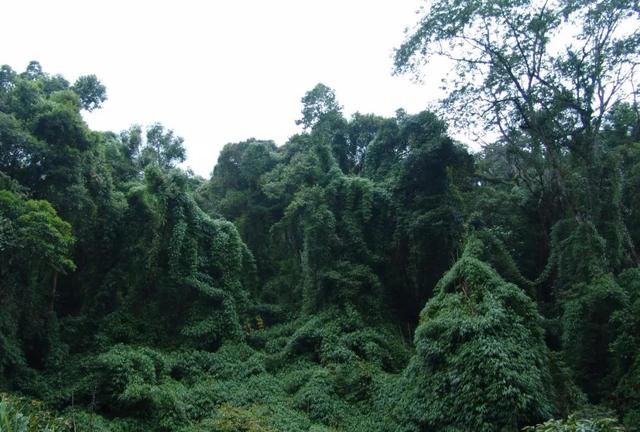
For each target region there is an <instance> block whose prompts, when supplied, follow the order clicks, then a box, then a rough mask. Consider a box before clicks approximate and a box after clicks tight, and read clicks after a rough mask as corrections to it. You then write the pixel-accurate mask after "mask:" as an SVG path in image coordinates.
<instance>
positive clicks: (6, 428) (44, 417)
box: [0, 393, 74, 432]
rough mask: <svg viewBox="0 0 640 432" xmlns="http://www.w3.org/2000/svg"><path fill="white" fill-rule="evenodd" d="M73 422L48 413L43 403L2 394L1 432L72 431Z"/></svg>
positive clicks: (0, 401) (0, 408)
mask: <svg viewBox="0 0 640 432" xmlns="http://www.w3.org/2000/svg"><path fill="white" fill-rule="evenodd" d="M72 430H74V429H72V421H71V420H70V419H68V418H64V417H56V416H55V415H54V414H52V413H51V412H49V411H46V410H45V409H44V407H43V405H42V402H39V401H35V400H28V399H26V398H20V397H17V396H14V395H10V394H6V393H2V394H0V432H64V431H72Z"/></svg>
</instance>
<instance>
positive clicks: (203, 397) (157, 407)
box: [0, 0, 640, 432]
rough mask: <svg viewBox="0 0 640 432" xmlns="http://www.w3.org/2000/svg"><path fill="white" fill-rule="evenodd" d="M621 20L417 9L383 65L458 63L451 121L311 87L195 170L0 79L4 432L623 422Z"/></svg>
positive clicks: (74, 100)
mask: <svg viewBox="0 0 640 432" xmlns="http://www.w3.org/2000/svg"><path fill="white" fill-rule="evenodd" d="M639 10H640V8H639V7H638V5H637V4H636V3H635V2H633V1H626V0H625V1H612V0H605V1H591V0H584V1H582V0H581V1H564V0H560V1H557V2H544V3H541V2H535V1H527V0H522V1H514V0H508V1H477V2H459V1H449V0H434V1H433V2H432V3H431V6H430V8H428V9H427V10H426V11H425V12H424V16H423V19H422V20H421V22H420V23H419V24H418V25H417V26H416V27H415V29H414V31H413V32H412V33H410V34H409V35H408V38H407V40H406V42H405V43H404V44H403V45H402V46H401V47H400V48H399V49H398V50H397V51H396V58H395V61H396V68H397V72H398V73H405V72H415V73H418V74H420V73H422V71H423V70H424V69H423V68H422V65H423V64H424V63H425V62H427V61H429V60H430V59H432V58H433V56H438V55H445V56H448V57H450V58H451V60H452V61H454V63H455V64H456V65H457V71H458V72H459V75H458V78H456V79H455V80H454V81H453V82H451V83H450V85H451V92H450V95H449V97H448V98H447V99H446V100H445V101H444V104H443V105H442V107H443V109H442V112H439V113H434V112H430V111H423V112H420V113H417V114H408V113H406V112H405V111H403V110H398V111H397V113H396V115H395V117H392V118H385V117H380V116H377V115H373V114H361V113H356V114H354V115H353V116H351V117H350V118H346V117H345V116H344V115H343V113H342V108H341V107H340V104H339V103H338V101H337V98H336V94H335V93H334V91H333V90H332V89H330V88H329V87H327V86H325V85H322V84H319V85H318V86H316V87H315V88H314V89H312V90H310V91H309V92H308V93H307V94H306V95H305V96H304V97H303V99H302V103H303V110H302V118H301V119H300V120H298V122H297V123H298V124H299V125H301V126H302V128H303V131H302V132H301V133H299V134H297V135H294V136H292V137H291V138H290V139H289V140H288V141H287V142H286V143H285V144H283V145H281V146H276V144H275V143H274V142H272V141H268V140H257V139H248V140H246V141H243V142H239V143H230V144H227V145H226V146H225V147H224V149H223V150H222V152H221V153H220V156H219V158H218V161H217V163H216V164H215V168H214V170H213V173H212V175H211V178H209V179H204V178H201V177H198V176H195V175H193V174H192V173H190V172H188V171H185V170H183V169H181V168H180V167H179V164H180V163H181V162H183V161H184V160H185V157H186V153H185V148H184V146H183V142H182V139H181V138H180V137H178V136H176V135H175V134H174V132H173V131H172V130H168V129H166V128H165V127H164V126H162V125H160V124H154V125H151V126H149V127H148V128H147V130H146V131H145V130H143V129H142V128H141V127H139V126H132V127H131V128H130V129H129V130H126V131H123V132H121V133H113V132H96V131H92V130H90V129H89V128H88V127H87V125H86V124H85V123H84V121H83V119H82V112H83V110H84V111H91V110H94V109H99V108H100V105H101V104H102V102H104V100H105V99H106V89H105V88H104V87H103V86H102V85H101V84H100V82H99V81H98V79H97V78H96V77H95V76H86V77H81V78H79V79H78V81H77V82H76V83H74V84H71V83H69V82H68V81H67V80H66V79H65V78H64V77H62V76H60V75H51V74H48V73H46V72H44V71H43V70H42V68H41V66H40V65H39V64H38V63H37V62H32V63H31V64H30V65H29V66H28V67H27V69H26V71H24V72H22V73H18V72H15V71H14V70H13V69H12V68H11V67H9V66H6V65H5V66H2V67H1V68H0V391H2V392H5V393H3V394H2V399H1V400H0V432H15V431H20V432H23V431H32V430H33V431H36V430H44V431H67V430H68V431H84V430H86V431H96V432H98V431H133V432H135V431H158V432H163V431H167V432H168V431H172V432H173V431H178V432H196V431H203V432H204V431H246V432H267V431H291V432H298V431H309V432H322V431H326V432H329V431H339V430H340V431H355V432H357V431H362V432H364V431H378V430H379V431H402V432H420V431H450V432H456V431H460V432H462V431H469V430H475V431H514V432H515V431H520V430H528V431H594V432H595V431H603V432H604V431H618V430H625V431H637V430H640V427H639V425H640V387H639V386H640V268H639V264H640V258H639V256H638V252H637V250H636V245H637V244H638V243H639V242H640V202H639V201H638V199H639V198H638V197H640V189H639V187H640V112H639V108H638V105H637V103H636V97H637V96H638V91H637V89H636V88H635V87H634V85H633V84H634V80H635V79H637V74H636V67H637V65H638V60H639V54H640V52H639V51H640V37H639V35H638V28H640V26H637V25H635V26H634V24H637V21H638V19H640V16H639V14H638V11H639ZM566 26H570V27H571V28H572V29H573V30H575V31H576V32H577V36H576V37H575V38H573V39H572V40H571V41H570V42H568V43H567V46H566V47H564V48H563V49H562V50H557V49H555V48H553V49H552V48H551V46H550V39H551V38H552V37H554V36H556V35H558V34H560V33H562V32H563V31H565V30H566ZM629 29H631V30H629ZM485 30H486V31H485ZM454 108H455V109H454ZM447 124H453V125H456V126H457V127H461V126H463V127H469V128H472V127H474V125H476V126H477V125H478V124H482V125H483V126H484V127H485V128H487V129H490V130H492V131H494V132H495V136H497V139H496V140H495V142H492V143H489V144H487V145H485V146H484V147H483V148H482V150H481V151H479V152H477V153H471V152H470V151H469V150H468V149H467V148H466V147H465V146H464V145H462V144H461V143H459V142H457V141H456V140H455V139H453V138H452V137H451V136H450V135H449V133H448V127H447ZM212 162H213V161H212Z"/></svg>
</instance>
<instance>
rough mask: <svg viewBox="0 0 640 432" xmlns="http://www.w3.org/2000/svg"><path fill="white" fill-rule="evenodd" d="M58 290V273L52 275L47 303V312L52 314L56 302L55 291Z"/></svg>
mask: <svg viewBox="0 0 640 432" xmlns="http://www.w3.org/2000/svg"><path fill="white" fill-rule="evenodd" d="M57 288H58V272H54V273H53V283H52V284H51V302H50V303H49V311H50V312H53V306H54V305H55V302H56V289H57Z"/></svg>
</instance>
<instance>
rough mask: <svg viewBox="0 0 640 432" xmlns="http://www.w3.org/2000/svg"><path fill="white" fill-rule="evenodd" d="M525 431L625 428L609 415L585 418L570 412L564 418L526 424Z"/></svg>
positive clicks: (586, 431) (598, 431) (608, 431)
mask: <svg viewBox="0 0 640 432" xmlns="http://www.w3.org/2000/svg"><path fill="white" fill-rule="evenodd" d="M523 430H524V431H526V432H574V431H575V432H578V431H580V432H616V431H624V430H625V429H624V428H623V427H621V426H618V422H617V421H616V419H614V418H610V417H595V418H585V417H583V416H581V415H579V414H577V415H576V414H572V415H570V416H569V417H568V418H566V419H564V420H549V421H547V422H544V423H542V424H539V425H536V426H527V427H525V428H524V429H523Z"/></svg>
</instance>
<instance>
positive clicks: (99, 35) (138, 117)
mask: <svg viewBox="0 0 640 432" xmlns="http://www.w3.org/2000/svg"><path fill="white" fill-rule="evenodd" d="M422 4H424V0H422V1H421V0H314V1H311V0H269V1H267V0H234V1H231V0H225V1H222V0H220V1H214V0H210V1H204V0H203V1H195V0H182V1H133V0H129V1H119V0H111V1H92V0H82V1H80V0H78V1H70V0H56V1H29V0H20V1H18V0H5V1H4V2H3V5H2V15H3V18H2V36H3V40H4V43H3V44H2V46H1V47H0V64H9V65H10V66H11V67H12V68H14V69H16V70H18V71H22V70H24V68H25V67H26V65H27V64H28V62H29V61H30V60H38V61H39V62H40V63H41V64H42V66H43V68H44V70H45V72H48V73H51V74H56V73H60V74H62V75H64V76H65V77H66V78H67V79H68V80H69V81H71V82H73V81H74V80H75V79H76V78H77V77H78V76H80V75H86V74H96V75H97V76H98V78H99V79H100V80H101V81H102V82H103V84H105V85H106V87H107V93H108V97H109V100H108V101H107V102H106V103H105V104H104V107H103V108H102V109H101V110H98V111H96V112H94V113H92V114H87V115H85V119H86V121H87V122H88V124H89V126H90V127H91V128H93V129H97V130H112V131H115V132H119V131H120V130H123V129H126V128H128V127H129V126H130V125H131V124H134V123H138V124H143V125H148V124H150V123H152V122H156V121H159V122H161V123H163V124H164V125H165V126H166V127H168V128H171V129H174V130H175V132H176V134H178V135H180V136H182V137H184V139H185V145H186V148H187V152H188V156H187V157H188V159H187V163H186V165H187V166H189V167H191V168H192V169H193V170H194V171H195V172H196V173H197V174H200V175H202V176H205V177H208V176H209V174H210V173H211V171H212V168H213V166H214V165H215V161H216V159H217V157H218V153H219V151H220V149H221V148H222V146H223V145H224V144H226V143H228V142H237V141H241V140H244V139H247V138H251V137H255V138H259V139H273V140H274V141H275V142H276V143H277V144H279V145H280V144H283V143H284V142H285V141H286V140H287V138H288V137H289V136H291V135H292V134H294V133H296V132H298V131H299V130H300V129H299V127H298V126H296V125H295V123H294V122H295V120H296V119H297V118H299V117H300V110H301V104H300V99H301V97H302V96H303V95H304V93H305V92H306V91H308V90H310V89H311V88H313V86H314V85H315V84H317V83H318V82H323V83H325V84H326V85H328V86H330V87H332V88H333V89H335V91H336V94H337V97H338V99H339V101H340V102H341V103H342V105H343V106H344V111H345V113H346V114H347V115H351V114H352V113H354V112H356V111H360V112H363V113H367V112H372V113H376V114H380V115H385V116H391V115H393V113H394V112H395V110H396V109H397V108H400V107H402V108H405V109H406V110H407V111H408V112H418V111H420V110H422V109H424V108H426V107H427V105H428V104H429V103H430V102H433V101H434V100H436V99H437V97H438V96H440V95H439V94H437V92H438V87H439V81H440V79H441V78H442V73H436V72H435V71H436V70H437V69H438V68H437V67H433V66H432V67H433V70H434V73H433V74H432V75H430V74H429V72H427V74H426V83H424V84H415V83H413V82H411V80H410V79H409V77H394V76H392V75H391V70H392V59H391V56H392V52H393V48H394V47H397V46H398V45H399V44H400V43H401V42H402V40H403V37H404V34H403V31H404V29H405V27H407V26H412V25H413V24H414V23H415V22H417V20H418V18H419V16H418V15H416V11H417V10H418V8H419V7H420V6H421V5H422Z"/></svg>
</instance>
